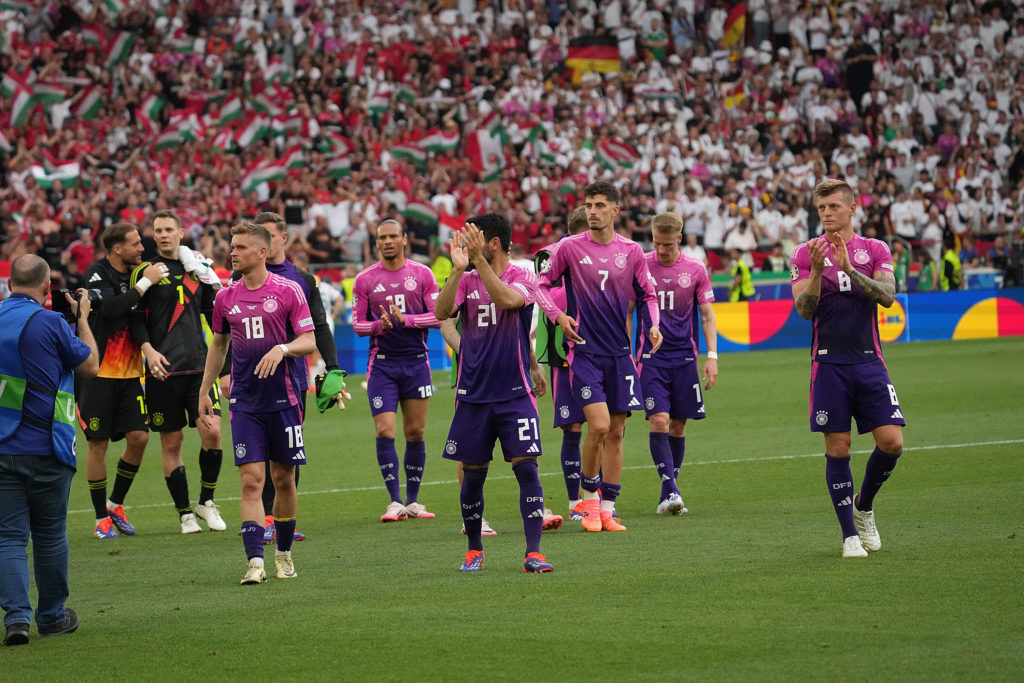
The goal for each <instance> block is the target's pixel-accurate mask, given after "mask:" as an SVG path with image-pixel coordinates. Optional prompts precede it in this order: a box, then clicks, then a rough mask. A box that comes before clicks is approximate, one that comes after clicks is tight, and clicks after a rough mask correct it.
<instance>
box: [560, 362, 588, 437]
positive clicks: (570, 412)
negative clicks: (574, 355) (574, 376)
mask: <svg viewBox="0 0 1024 683" xmlns="http://www.w3.org/2000/svg"><path fill="white" fill-rule="evenodd" d="M570 374H571V373H570V372H569V368H555V367H553V368H551V403H552V405H554V407H555V424H554V425H553V426H554V427H564V426H565V425H571V424H579V423H581V422H586V421H587V418H586V417H584V415H583V408H581V407H580V405H579V404H578V403H577V402H576V399H575V398H573V395H572V387H571V386H570V384H569V376H570Z"/></svg>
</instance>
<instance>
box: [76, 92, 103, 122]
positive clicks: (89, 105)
mask: <svg viewBox="0 0 1024 683" xmlns="http://www.w3.org/2000/svg"><path fill="white" fill-rule="evenodd" d="M102 108H103V95H102V94H100V89H99V88H98V87H97V86H95V85H93V86H90V87H89V88H87V89H86V91H85V93H84V94H83V95H82V98H81V99H80V100H78V104H77V105H76V106H75V108H74V110H72V112H71V113H72V115H74V116H76V117H78V118H80V119H82V120H84V121H92V120H93V119H94V118H96V115H97V114H99V113H100V109H102Z"/></svg>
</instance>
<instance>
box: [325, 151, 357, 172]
mask: <svg viewBox="0 0 1024 683" xmlns="http://www.w3.org/2000/svg"><path fill="white" fill-rule="evenodd" d="M351 173H352V162H351V161H349V158H348V152H345V153H344V154H342V155H340V156H338V157H337V158H335V159H332V160H331V161H330V163H328V164H327V177H328V178H347V177H348V176H349V175H350V174H351Z"/></svg>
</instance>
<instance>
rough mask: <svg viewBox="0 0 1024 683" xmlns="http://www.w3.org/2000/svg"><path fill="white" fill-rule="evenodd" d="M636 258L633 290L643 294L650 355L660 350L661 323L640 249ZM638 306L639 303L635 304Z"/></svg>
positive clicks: (656, 299) (652, 281) (659, 312)
mask: <svg viewBox="0 0 1024 683" xmlns="http://www.w3.org/2000/svg"><path fill="white" fill-rule="evenodd" d="M636 254H637V257H636V259H635V262H636V265H635V266H634V268H635V270H634V272H633V278H634V288H635V289H638V291H640V292H643V297H642V298H643V301H644V305H646V306H647V315H649V316H650V320H651V327H650V329H649V330H648V331H647V336H648V337H649V338H650V340H651V353H655V352H657V350H658V349H659V348H661V342H662V341H664V340H663V339H662V337H661V330H660V329H659V327H658V326H659V325H660V323H661V310H660V309H659V308H658V293H657V292H655V291H654V278H652V277H651V271H650V269H649V268H648V267H647V259H645V258H644V255H643V252H642V251H640V247H637V248H636ZM637 305H640V302H639V301H638V302H637Z"/></svg>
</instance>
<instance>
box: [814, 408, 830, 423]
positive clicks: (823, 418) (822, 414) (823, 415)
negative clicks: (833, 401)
mask: <svg viewBox="0 0 1024 683" xmlns="http://www.w3.org/2000/svg"><path fill="white" fill-rule="evenodd" d="M814 421H815V422H817V423H818V426H819V427H824V426H825V425H826V424H828V411H827V410H819V411H818V413H817V415H815V416H814Z"/></svg>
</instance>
